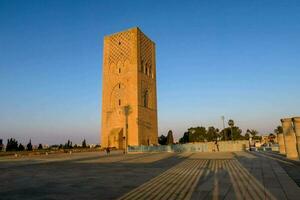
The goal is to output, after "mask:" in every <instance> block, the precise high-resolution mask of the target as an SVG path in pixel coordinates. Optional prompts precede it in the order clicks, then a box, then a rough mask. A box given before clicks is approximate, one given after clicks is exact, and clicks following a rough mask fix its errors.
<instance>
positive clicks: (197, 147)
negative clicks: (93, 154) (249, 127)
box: [128, 140, 249, 152]
mask: <svg viewBox="0 0 300 200" xmlns="http://www.w3.org/2000/svg"><path fill="white" fill-rule="evenodd" d="M218 147H219V149H218ZM218 147H217V145H216V144H215V142H197V143H187V144H175V145H160V146H130V147H128V152H215V151H220V152H233V151H244V150H246V149H247V148H249V141H248V140H237V141H220V142H218Z"/></svg>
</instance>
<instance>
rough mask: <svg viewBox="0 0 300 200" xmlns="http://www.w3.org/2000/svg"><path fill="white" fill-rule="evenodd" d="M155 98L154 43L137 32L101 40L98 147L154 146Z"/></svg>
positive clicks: (128, 31)
mask: <svg viewBox="0 0 300 200" xmlns="http://www.w3.org/2000/svg"><path fill="white" fill-rule="evenodd" d="M156 98H157V97H156V64H155V44H154V42H152V41H151V40H150V39H149V38H148V37H147V36H146V35H145V34H144V33H143V32H141V30H140V29H139V28H132V29H129V30H126V31H123V32H119V33H116V34H112V35H109V36H106V37H104V49H103V93H102V128H101V145H102V147H116V148H118V149H122V148H124V147H125V146H126V144H128V145H131V146H136V145H151V144H157V137H158V132H157V100H156ZM125 108H127V109H128V108H129V113H128V114H126V113H125V112H124V109H125ZM126 124H127V125H126Z"/></svg>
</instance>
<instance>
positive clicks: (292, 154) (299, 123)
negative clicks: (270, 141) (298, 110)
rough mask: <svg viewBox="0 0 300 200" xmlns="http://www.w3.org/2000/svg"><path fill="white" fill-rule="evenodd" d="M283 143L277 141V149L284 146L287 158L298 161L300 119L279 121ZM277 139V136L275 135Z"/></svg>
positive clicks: (299, 154)
mask: <svg viewBox="0 0 300 200" xmlns="http://www.w3.org/2000/svg"><path fill="white" fill-rule="evenodd" d="M281 123H282V129H283V138H284V141H282V140H281V141H279V140H278V143H279V148H280V146H281V145H284V147H285V152H283V151H280V153H282V154H286V157H287V158H290V159H295V160H298V159H299V157H300V117H293V118H284V119H281ZM277 136H278V137H279V135H278V134H277Z"/></svg>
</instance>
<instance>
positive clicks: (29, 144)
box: [27, 139, 32, 151]
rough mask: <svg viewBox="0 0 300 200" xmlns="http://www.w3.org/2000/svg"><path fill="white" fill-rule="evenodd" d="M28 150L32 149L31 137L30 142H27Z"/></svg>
mask: <svg viewBox="0 0 300 200" xmlns="http://www.w3.org/2000/svg"><path fill="white" fill-rule="evenodd" d="M27 151H32V144H31V139H30V140H29V143H28V144H27Z"/></svg>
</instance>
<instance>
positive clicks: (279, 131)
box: [274, 126, 283, 134]
mask: <svg viewBox="0 0 300 200" xmlns="http://www.w3.org/2000/svg"><path fill="white" fill-rule="evenodd" d="M274 133H276V134H279V133H283V129H282V126H277V128H276V129H275V130H274Z"/></svg>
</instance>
